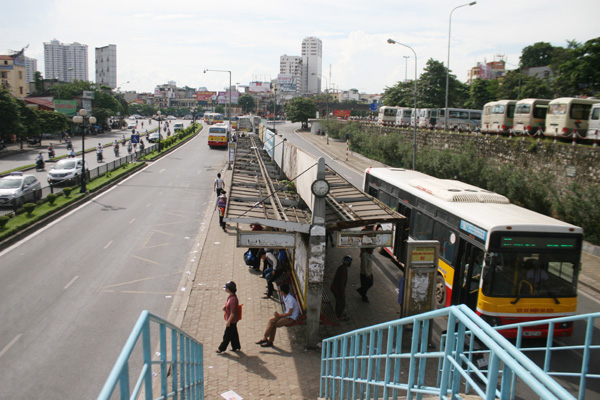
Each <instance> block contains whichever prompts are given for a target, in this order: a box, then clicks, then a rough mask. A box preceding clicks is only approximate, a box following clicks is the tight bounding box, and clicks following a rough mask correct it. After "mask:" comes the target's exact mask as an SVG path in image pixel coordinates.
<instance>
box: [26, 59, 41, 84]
mask: <svg viewBox="0 0 600 400" xmlns="http://www.w3.org/2000/svg"><path fill="white" fill-rule="evenodd" d="M37 70H38V69H37V58H31V57H25V79H26V80H27V83H30V82H33V81H34V80H35V79H34V74H35V73H36V71H37Z"/></svg>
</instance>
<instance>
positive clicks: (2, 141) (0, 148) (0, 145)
mask: <svg viewBox="0 0 600 400" xmlns="http://www.w3.org/2000/svg"><path fill="white" fill-rule="evenodd" d="M5 147H6V145H5V144H4V140H1V141H0V150H4V148H5Z"/></svg>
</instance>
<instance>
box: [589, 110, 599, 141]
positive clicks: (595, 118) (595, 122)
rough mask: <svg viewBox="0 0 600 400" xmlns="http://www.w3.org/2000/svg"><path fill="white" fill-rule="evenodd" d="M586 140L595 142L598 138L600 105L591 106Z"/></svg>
mask: <svg viewBox="0 0 600 400" xmlns="http://www.w3.org/2000/svg"><path fill="white" fill-rule="evenodd" d="M586 138H588V139H596V140H597V139H599V138H600V103H596V104H594V105H593V106H592V110H591V111H590V120H589V122H588V131H587V136H586Z"/></svg>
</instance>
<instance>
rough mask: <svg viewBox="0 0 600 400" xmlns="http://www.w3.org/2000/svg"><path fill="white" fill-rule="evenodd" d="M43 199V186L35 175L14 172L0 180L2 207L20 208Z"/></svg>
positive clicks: (0, 202) (0, 205)
mask: <svg viewBox="0 0 600 400" xmlns="http://www.w3.org/2000/svg"><path fill="white" fill-rule="evenodd" d="M41 198H42V184H41V183H40V181H38V179H37V178H36V177H35V176H34V175H23V173H22V172H13V173H11V174H10V175H9V176H6V177H4V178H2V179H0V207H6V206H10V207H17V208H18V207H20V206H22V205H23V204H25V202H27V201H37V200H39V199H41Z"/></svg>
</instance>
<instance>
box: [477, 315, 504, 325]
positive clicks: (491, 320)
mask: <svg viewBox="0 0 600 400" xmlns="http://www.w3.org/2000/svg"><path fill="white" fill-rule="evenodd" d="M481 318H482V319H483V320H484V321H485V322H487V323H488V325H489V326H491V327H494V326H500V325H502V321H501V320H500V318H498V317H492V316H489V315H482V316H481Z"/></svg>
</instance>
